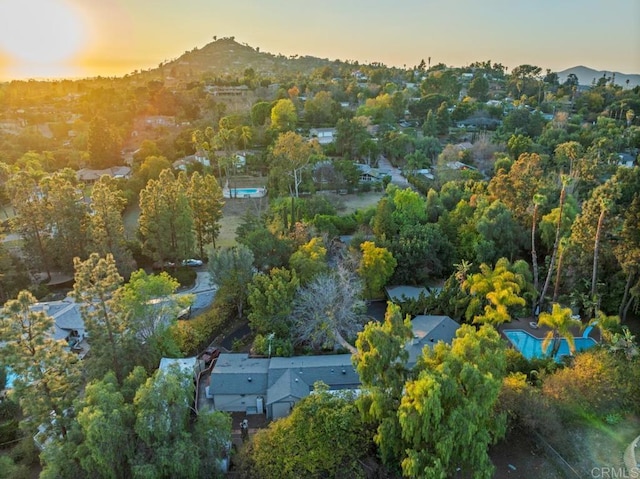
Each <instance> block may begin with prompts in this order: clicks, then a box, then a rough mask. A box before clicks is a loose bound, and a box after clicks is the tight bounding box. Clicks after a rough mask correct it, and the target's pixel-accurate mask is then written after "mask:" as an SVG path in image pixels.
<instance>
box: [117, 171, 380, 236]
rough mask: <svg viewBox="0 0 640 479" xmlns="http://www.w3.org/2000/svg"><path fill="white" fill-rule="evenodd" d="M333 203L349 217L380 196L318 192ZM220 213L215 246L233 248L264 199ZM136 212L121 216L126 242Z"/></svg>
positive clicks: (247, 183) (250, 182)
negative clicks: (245, 222) (247, 217)
mask: <svg viewBox="0 0 640 479" xmlns="http://www.w3.org/2000/svg"><path fill="white" fill-rule="evenodd" d="M265 183H266V178H255V177H237V178H236V179H235V180H234V186H236V185H237V187H238V188H251V187H264V185H265ZM320 194H323V195H325V196H327V197H328V198H330V199H331V201H333V202H335V204H336V205H337V208H338V214H339V215H343V216H344V215H349V214H351V213H353V212H354V211H356V210H362V209H366V208H368V207H370V206H373V205H376V204H377V203H378V201H379V200H380V198H382V194H383V193H382V192H373V191H372V192H368V193H356V194H350V195H338V194H336V193H330V192H322V193H320ZM224 201H225V204H224V207H223V209H222V221H221V223H220V235H219V236H218V241H217V243H216V245H217V246H233V245H235V244H236V229H237V228H238V226H239V225H240V224H241V223H242V218H243V217H244V215H246V214H247V212H250V213H252V214H255V215H257V216H260V215H261V214H262V213H264V212H265V211H267V208H268V206H269V205H268V199H267V198H266V197H265V198H246V199H245V198H230V199H229V198H227V199H225V200H224ZM139 217H140V208H139V207H138V205H133V206H131V207H129V208H127V210H126V211H125V213H124V227H125V231H126V234H127V237H128V238H135V234H136V231H137V229H138V218H139Z"/></svg>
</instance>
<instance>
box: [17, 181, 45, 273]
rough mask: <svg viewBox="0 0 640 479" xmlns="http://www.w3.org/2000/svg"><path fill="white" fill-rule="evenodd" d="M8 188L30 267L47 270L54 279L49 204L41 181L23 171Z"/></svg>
mask: <svg viewBox="0 0 640 479" xmlns="http://www.w3.org/2000/svg"><path fill="white" fill-rule="evenodd" d="M7 189H8V191H9V194H10V195H11V204H12V205H13V207H14V209H15V212H16V216H14V217H13V219H12V220H11V224H12V229H13V230H14V231H16V232H17V233H19V234H20V236H21V237H22V241H23V243H22V249H23V251H24V253H25V256H26V260H27V262H28V263H30V265H31V268H30V269H32V270H33V269H35V270H36V271H38V272H40V271H43V272H45V273H46V274H47V281H51V259H50V256H51V251H50V235H49V230H48V214H47V208H46V205H47V203H46V199H45V197H44V195H43V194H42V192H41V190H40V187H39V185H38V182H37V181H36V179H34V178H33V177H32V176H31V175H29V174H28V173H27V172H25V171H20V172H18V173H16V174H15V175H13V176H12V177H11V178H10V179H9V181H8V183H7Z"/></svg>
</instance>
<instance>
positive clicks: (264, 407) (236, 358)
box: [207, 316, 460, 419]
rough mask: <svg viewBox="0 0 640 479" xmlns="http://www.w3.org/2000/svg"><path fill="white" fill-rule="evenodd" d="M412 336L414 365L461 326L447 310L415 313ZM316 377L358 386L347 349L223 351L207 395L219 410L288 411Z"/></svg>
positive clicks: (334, 387) (336, 385)
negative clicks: (286, 353) (273, 353)
mask: <svg viewBox="0 0 640 479" xmlns="http://www.w3.org/2000/svg"><path fill="white" fill-rule="evenodd" d="M412 325H413V339H411V340H410V341H408V342H407V344H406V348H407V350H408V352H409V361H408V366H409V367H413V366H414V365H415V364H416V361H417V359H418V357H419V356H420V355H421V354H422V350H423V349H424V347H425V346H428V347H433V346H434V345H435V344H437V343H438V342H439V341H444V342H446V343H448V344H451V342H452V341H453V339H454V338H455V336H456V331H457V330H458V328H459V327H460V325H459V324H458V323H456V322H455V321H454V320H452V319H451V318H449V317H448V316H416V317H415V318H414V319H413V320H412ZM317 381H322V382H323V383H325V384H326V385H327V386H328V387H329V390H330V391H338V390H352V391H357V390H358V389H359V388H360V378H359V376H358V373H357V372H356V370H355V368H354V367H353V364H352V362H351V354H335V355H320V356H295V357H291V358H251V357H249V356H248V355H247V354H246V353H243V354H237V353H223V354H221V355H220V357H219V358H218V362H217V363H216V365H215V367H214V368H213V371H212V372H211V378H210V384H209V388H208V393H207V398H210V399H212V401H213V408H214V409H217V410H220V411H228V412H244V413H246V414H266V416H267V418H269V419H277V418H280V417H285V416H287V415H288V414H289V413H290V412H291V410H292V409H293V407H294V406H295V404H296V403H298V402H299V401H300V400H301V399H303V398H305V397H307V396H308V395H309V394H311V393H312V392H313V387H314V384H315V383H316V382H317Z"/></svg>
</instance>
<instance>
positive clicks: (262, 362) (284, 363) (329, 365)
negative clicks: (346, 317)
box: [207, 353, 360, 419]
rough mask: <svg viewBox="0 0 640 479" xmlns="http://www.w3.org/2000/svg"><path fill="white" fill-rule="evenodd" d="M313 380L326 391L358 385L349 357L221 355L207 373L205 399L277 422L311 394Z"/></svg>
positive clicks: (226, 407)
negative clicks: (207, 381)
mask: <svg viewBox="0 0 640 479" xmlns="http://www.w3.org/2000/svg"><path fill="white" fill-rule="evenodd" d="M317 381H322V382H324V383H325V384H326V385H327V386H329V389H330V390H341V389H352V390H355V389H358V387H359V386H360V378H359V377H358V374H357V373H356V371H355V368H354V367H353V365H352V363H351V355H350V354H334V355H322V356H296V357H292V358H250V357H249V356H248V355H247V354H234V353H223V354H221V355H220V356H219V357H218V361H217V362H216V365H215V367H214V368H213V371H212V372H211V379H210V384H209V390H208V394H207V397H208V398H211V399H213V407H214V409H217V410H220V411H235V412H245V413H247V414H255V413H257V414H266V415H267V417H268V418H270V419H277V418H279V417H284V416H287V415H288V414H289V412H290V411H291V409H292V408H293V406H294V405H295V404H296V403H297V402H298V401H300V400H301V399H302V398H304V397H306V396H308V395H309V394H311V392H312V391H313V386H314V384H315V383H316V382H317Z"/></svg>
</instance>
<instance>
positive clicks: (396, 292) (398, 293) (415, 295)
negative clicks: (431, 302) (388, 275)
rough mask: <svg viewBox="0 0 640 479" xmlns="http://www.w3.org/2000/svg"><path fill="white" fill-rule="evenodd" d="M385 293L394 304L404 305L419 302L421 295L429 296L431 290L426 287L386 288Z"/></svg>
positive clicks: (403, 286)
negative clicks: (409, 302)
mask: <svg viewBox="0 0 640 479" xmlns="http://www.w3.org/2000/svg"><path fill="white" fill-rule="evenodd" d="M384 290H385V293H386V294H387V298H389V301H391V302H393V303H402V302H404V301H409V300H418V299H420V295H423V296H429V290H428V289H427V288H426V287H424V286H409V285H398V286H385V288H384Z"/></svg>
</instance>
